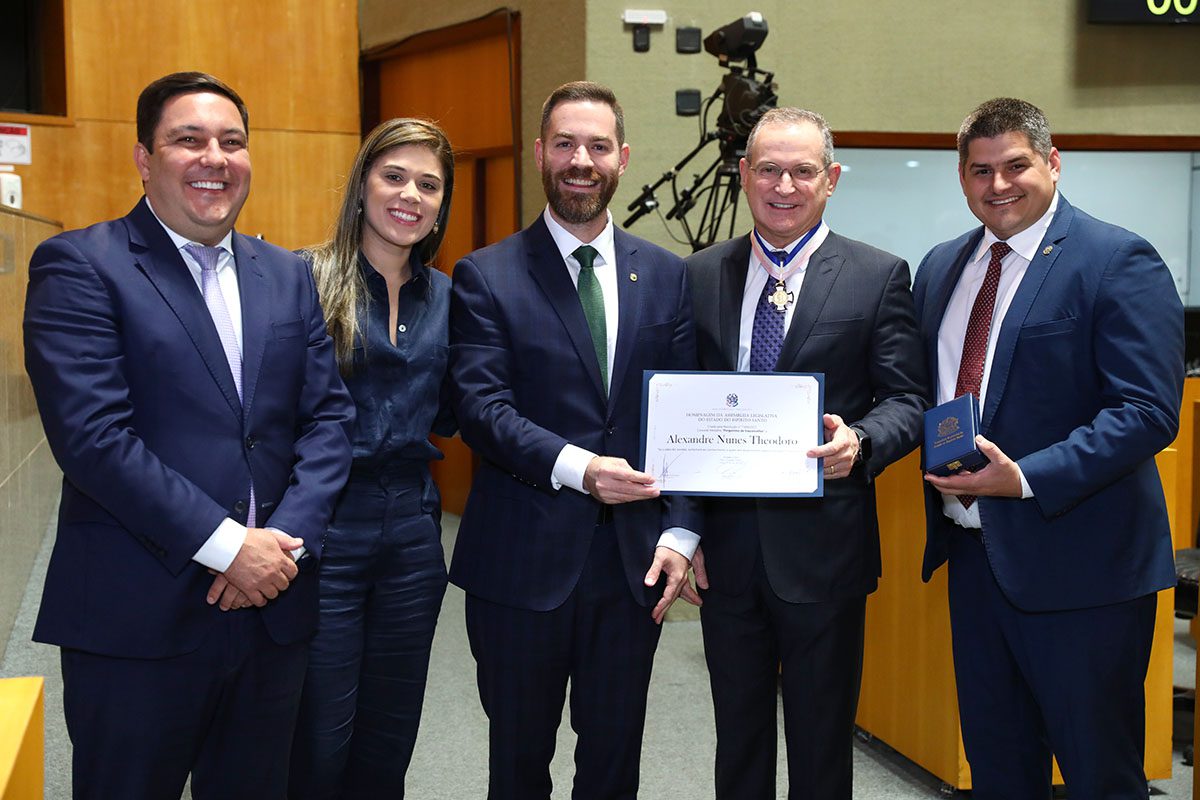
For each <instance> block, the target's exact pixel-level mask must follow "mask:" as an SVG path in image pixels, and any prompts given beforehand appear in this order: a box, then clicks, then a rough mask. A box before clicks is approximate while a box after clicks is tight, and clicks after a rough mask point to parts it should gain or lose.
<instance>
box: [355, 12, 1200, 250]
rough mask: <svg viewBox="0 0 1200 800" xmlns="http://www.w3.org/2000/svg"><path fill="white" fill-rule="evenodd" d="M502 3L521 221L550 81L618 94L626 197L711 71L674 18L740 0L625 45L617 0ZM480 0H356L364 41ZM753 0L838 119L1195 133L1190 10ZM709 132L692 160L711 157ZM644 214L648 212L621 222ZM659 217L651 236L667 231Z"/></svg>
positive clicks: (535, 192) (791, 71)
mask: <svg viewBox="0 0 1200 800" xmlns="http://www.w3.org/2000/svg"><path fill="white" fill-rule="evenodd" d="M509 5H510V7H512V8H516V9H518V10H520V11H521V14H522V45H523V47H522V69H521V79H522V101H521V108H522V114H521V122H522V127H523V130H524V134H523V136H522V139H523V141H522V145H523V146H524V147H525V148H526V152H525V153H524V154H523V156H522V160H523V174H522V180H523V185H522V196H523V213H522V218H523V219H524V220H525V221H528V219H529V218H530V217H531V216H532V215H533V214H534V213H536V211H537V209H538V208H540V206H541V187H540V184H539V183H538V181H537V173H536V170H535V169H534V167H533V164H532V152H531V150H530V148H529V145H530V144H531V143H532V141H533V139H534V138H535V137H536V130H537V120H538V116H539V110H540V107H541V102H542V100H543V99H545V97H546V95H547V94H548V93H549V92H550V91H551V90H552V89H553V88H554V87H555V86H556V85H558V84H559V83H562V82H563V81H566V80H572V79H575V78H579V77H584V76H586V77H587V78H589V79H591V80H596V81H600V82H602V83H607V84H609V85H611V86H612V87H613V88H614V89H615V90H616V92H617V95H618V97H619V98H620V99H621V101H622V104H623V105H624V106H625V110H626V116H627V123H628V129H629V139H630V142H631V143H632V145H633V156H632V158H631V165H630V171H629V172H628V173H626V176H625V178H624V179H623V182H622V188H621V189H620V190H619V191H618V193H617V197H616V201H615V202H614V207H621V208H622V209H623V206H624V205H625V204H627V203H628V202H629V201H631V200H632V199H633V198H634V197H635V196H636V195H637V191H638V190H639V189H640V187H641V186H642V185H643V184H645V183H648V182H651V181H653V180H655V179H657V177H658V176H659V175H660V174H662V172H663V171H665V170H666V169H669V168H670V167H671V166H673V165H674V164H675V162H676V161H677V160H678V159H679V158H680V157H682V156H683V155H684V154H685V153H686V152H687V151H688V149H690V148H691V147H692V146H693V145H694V144H695V143H696V142H697V141H698V138H699V137H698V135H697V127H696V120H695V118H689V119H681V118H677V117H676V116H675V115H674V91H675V89H680V88H697V89H700V90H701V91H702V92H703V93H704V94H705V95H706V96H707V94H709V93H711V92H712V90H713V89H715V88H716V86H717V84H718V83H719V81H720V79H721V76H722V75H723V74H724V70H722V69H720V68H719V67H718V65H717V61H716V59H715V58H713V57H712V56H710V55H708V54H707V53H700V54H698V55H689V56H683V55H678V54H676V53H675V38H674V37H675V29H676V28H677V27H681V26H684V25H695V26H699V27H700V28H701V29H702V30H703V31H704V33H705V34H707V33H709V32H711V31H712V30H713V29H715V28H717V27H720V26H722V25H725V24H726V23H729V22H732V21H733V20H734V19H735V18H737V16H739V15H740V14H742V13H744V11H745V10H746V9H741V8H732V7H731V6H730V5H729V4H728V3H725V2H721V1H720V0H664V2H662V3H658V4H656V6H655V7H656V8H662V9H665V10H666V11H667V14H668V16H669V20H668V23H667V25H665V26H663V28H661V29H654V31H653V32H652V34H651V50H650V52H648V53H634V52H633V49H632V44H631V41H630V32H629V30H628V29H627V28H626V27H625V25H624V24H623V23H622V22H621V19H620V13H621V11H622V10H623V9H624V8H626V7H627V6H628V3H625V2H623V1H620V0H587V1H586V2H585V0H574V2H570V3H551V2H548V1H547V0H524V1H523V2H517V1H516V0H514V2H512V3H510V4H509ZM493 7H494V6H493V5H492V4H488V3H484V2H475V1H474V0H467V1H466V2H462V3H455V4H445V3H435V2H432V0H416V1H414V2H409V3H392V2H389V1H388V0H360V9H361V11H360V13H361V28H362V32H363V33H362V44H363V47H364V48H368V47H372V46H376V45H379V44H382V43H387V42H393V41H397V40H399V39H402V38H404V37H406V36H410V35H412V34H414V33H418V32H420V31H425V30H431V29H434V28H439V27H443V26H446V25H450V24H454V23H457V22H462V21H465V20H468V19H472V18H474V17H476V16H479V15H481V14H484V13H487V12H488V11H491V10H492V8H493ZM754 7H755V8H756V9H758V10H760V11H762V12H763V14H764V15H765V16H766V18H767V22H768V24H769V26H770V34H769V35H768V37H767V40H766V43H765V44H764V45H763V47H762V49H761V50H760V51H759V56H760V58H759V62H760V65H761V66H762V67H763V68H764V69H770V70H772V71H774V72H775V73H776V74H777V80H778V81H779V83H780V95H781V97H780V99H781V102H783V103H785V104H799V105H806V106H810V107H812V108H815V109H816V110H818V111H821V112H822V113H823V114H825V115H826V116H827V117H828V118H829V121H830V124H831V125H832V126H833V128H834V130H835V131H837V130H843V131H851V130H853V131H915V132H951V131H954V130H956V129H957V127H958V124H959V122H961V121H962V118H963V116H965V115H966V113H967V112H968V111H969V110H970V109H971V108H972V107H973V106H974V105H976V104H977V103H979V102H980V101H981V100H984V99H986V98H988V97H993V96H996V95H1001V94H1013V95H1018V96H1022V97H1026V98H1028V99H1030V100H1032V101H1033V102H1035V103H1038V104H1039V105H1041V106H1042V107H1043V108H1044V109H1045V110H1046V112H1047V114H1048V115H1049V116H1050V121H1051V124H1052V125H1053V127H1054V130H1055V131H1057V132H1059V133H1102V134H1121V135H1191V136H1195V135H1200V46H1197V42H1196V36H1195V33H1196V31H1195V30H1194V29H1190V26H1178V27H1172V26H1161V27H1158V26H1129V25H1122V26H1098V25H1088V24H1087V23H1086V22H1085V21H1084V13H1085V12H1084V10H1083V9H1084V4H1083V2H1082V1H1081V0H1073V2H1056V3H1046V2H1044V0H1013V2H1009V3H1003V4H999V5H997V4H995V3H985V2H982V0H970V1H969V2H962V0H924V2H921V3H902V2H896V0H890V1H889V2H884V3H879V2H871V0H813V1H812V2H808V3H790V2H785V1H784V0H764V1H763V2H760V3H758V4H756V5H755V6H754ZM585 19H586V35H585V30H584V26H583V24H582V23H583V21H584V20H585ZM710 147H712V148H713V149H712V151H711V152H710V151H705V154H704V155H702V156H701V157H698V158H697V159H696V161H695V162H694V163H695V164H702V165H703V166H707V165H708V163H710V162H711V161H712V159H713V158H714V157H715V146H710ZM702 168H703V167H702ZM660 199H662V198H661V197H660ZM739 216H740V217H742V219H745V213H744V209H743V210H741V211H739ZM654 228H655V224H654V223H653V222H652V221H647V222H643V223H640V224H639V225H638V226H636V227H635V228H634V231H635V232H637V233H641V234H642V235H651V231H652V229H654ZM657 228H658V231H656V232H654V235H653V238H655V239H656V240H659V239H662V240H663V242H662V243H664V244H668V243H669V242H668V241H667V240H666V236H665V232H661V228H662V226H661V225H658V226H657ZM675 249H676V250H680V248H679V247H678V246H676V247H675Z"/></svg>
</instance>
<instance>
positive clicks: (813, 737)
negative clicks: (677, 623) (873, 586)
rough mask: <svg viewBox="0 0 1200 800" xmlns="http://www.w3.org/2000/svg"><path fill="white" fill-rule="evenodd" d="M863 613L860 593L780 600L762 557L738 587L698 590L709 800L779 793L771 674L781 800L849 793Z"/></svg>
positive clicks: (759, 799) (760, 798)
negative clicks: (779, 709) (711, 731)
mask: <svg viewBox="0 0 1200 800" xmlns="http://www.w3.org/2000/svg"><path fill="white" fill-rule="evenodd" d="M751 535H753V534H751ZM865 611H866V597H854V598H850V599H843V600H829V601H826V602H822V603H788V602H785V601H783V600H780V599H779V597H778V596H777V595H776V594H775V592H774V590H772V589H771V585H770V583H769V582H768V580H767V576H766V572H765V571H764V569H763V566H762V557H761V555H760V556H759V557H758V563H757V566H756V569H755V574H754V576H753V577H752V578H751V580H750V585H749V586H748V587H747V589H746V591H745V592H743V593H742V594H738V595H726V594H721V593H719V592H715V591H712V590H711V589H710V590H709V591H706V592H705V593H704V605H703V606H701V608H700V621H701V628H702V630H703V632H704V657H705V660H706V661H707V662H708V675H709V681H710V683H711V686H712V697H713V713H714V716H715V719H716V728H717V758H716V768H715V772H716V797H717V800H774V799H775V797H777V796H778V795H777V794H776V789H775V781H776V776H775V762H776V752H777V750H776V748H777V744H776V739H777V738H778V736H777V730H778V723H777V721H776V705H777V702H778V700H777V690H776V687H777V686H779V685H780V682H782V689H783V724H784V732H785V735H786V736H787V761H788V795H787V796H788V798H789V800H799V799H800V798H821V799H822V800H826V799H827V800H834V798H837V800H849V798H850V793H851V784H852V779H853V771H852V765H853V742H854V715H855V713H856V712H857V709H858V689H859V683H860V681H861V679H862V654H863V621H864V616H865Z"/></svg>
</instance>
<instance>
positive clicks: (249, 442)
mask: <svg viewBox="0 0 1200 800" xmlns="http://www.w3.org/2000/svg"><path fill="white" fill-rule="evenodd" d="M256 444H258V440H257V439H255V438H254V437H253V436H247V437H246V449H247V450H253V449H254V445H256Z"/></svg>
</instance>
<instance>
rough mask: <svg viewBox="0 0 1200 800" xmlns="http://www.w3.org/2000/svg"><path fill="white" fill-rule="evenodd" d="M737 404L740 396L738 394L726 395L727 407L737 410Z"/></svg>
mask: <svg viewBox="0 0 1200 800" xmlns="http://www.w3.org/2000/svg"><path fill="white" fill-rule="evenodd" d="M737 404H738V396H737V395H736V394H733V393H732V392H731V393H730V394H727V395H725V405H727V406H729V407H730V408H737Z"/></svg>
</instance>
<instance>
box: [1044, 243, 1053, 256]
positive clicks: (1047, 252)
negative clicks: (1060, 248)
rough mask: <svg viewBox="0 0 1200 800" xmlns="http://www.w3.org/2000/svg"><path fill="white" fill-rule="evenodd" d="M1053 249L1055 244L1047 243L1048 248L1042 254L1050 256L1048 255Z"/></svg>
mask: <svg viewBox="0 0 1200 800" xmlns="http://www.w3.org/2000/svg"><path fill="white" fill-rule="evenodd" d="M1053 250H1054V245H1052V244H1048V245H1046V249H1045V250H1043V251H1042V255H1044V256H1048V255H1050V253H1051V252H1052V251H1053Z"/></svg>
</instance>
